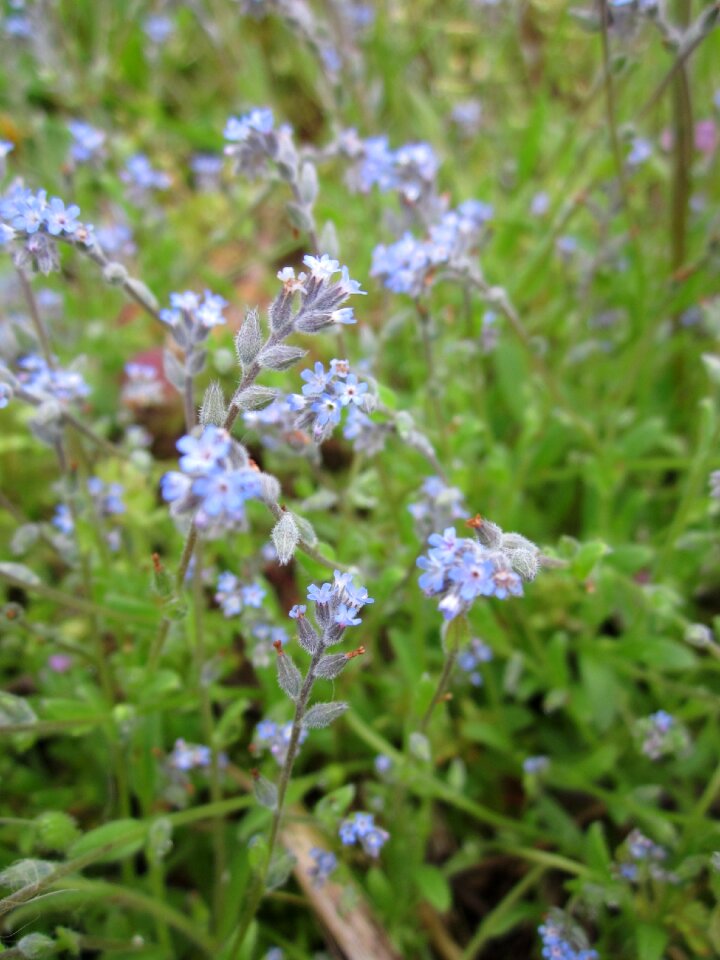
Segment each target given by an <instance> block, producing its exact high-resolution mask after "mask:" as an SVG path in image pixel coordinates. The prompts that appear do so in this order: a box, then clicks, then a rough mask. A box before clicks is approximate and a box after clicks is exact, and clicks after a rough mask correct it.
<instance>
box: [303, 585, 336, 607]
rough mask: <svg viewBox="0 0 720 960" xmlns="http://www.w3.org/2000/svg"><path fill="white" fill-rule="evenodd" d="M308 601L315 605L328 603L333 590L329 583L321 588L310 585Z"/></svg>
mask: <svg viewBox="0 0 720 960" xmlns="http://www.w3.org/2000/svg"><path fill="white" fill-rule="evenodd" d="M307 597H308V600H312V601H314V602H315V603H330V601H331V600H332V598H333V588H332V584H330V583H323V585H322V586H321V587H318V586H316V585H315V584H314V583H311V584H310V586H309V587H308V592H307Z"/></svg>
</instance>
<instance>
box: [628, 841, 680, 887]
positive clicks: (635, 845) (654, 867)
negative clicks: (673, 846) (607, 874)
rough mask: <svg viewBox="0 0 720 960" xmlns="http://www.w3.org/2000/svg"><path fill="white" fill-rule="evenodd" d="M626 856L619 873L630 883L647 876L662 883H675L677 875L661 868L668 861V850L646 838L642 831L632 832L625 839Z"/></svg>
mask: <svg viewBox="0 0 720 960" xmlns="http://www.w3.org/2000/svg"><path fill="white" fill-rule="evenodd" d="M625 850H626V852H625V856H624V857H623V858H622V859H621V860H620V862H619V863H618V867H617V872H618V873H619V875H620V876H621V877H622V878H623V879H624V880H629V881H630V883H635V882H637V881H638V880H639V879H640V878H641V876H642V875H647V876H649V877H651V878H652V879H653V880H657V881H660V882H668V881H671V882H672V881H674V880H675V875H674V874H672V873H670V872H668V871H667V870H665V868H664V867H662V866H660V865H661V864H662V863H664V862H665V860H667V855H668V854H667V850H666V849H665V848H664V847H661V846H660V844H658V843H655V842H654V841H653V840H651V839H650V838H649V837H646V836H645V834H644V833H641V831H640V830H632V831H631V832H630V833H629V834H628V835H627V837H626V839H625Z"/></svg>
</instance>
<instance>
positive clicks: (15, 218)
mask: <svg viewBox="0 0 720 960" xmlns="http://www.w3.org/2000/svg"><path fill="white" fill-rule="evenodd" d="M79 214H80V207H78V206H75V205H74V204H73V205H71V206H69V207H66V206H65V203H64V201H63V200H61V199H60V198H59V197H52V198H51V199H50V200H48V198H47V192H46V191H45V190H38V191H37V192H36V193H33V191H32V190H30V189H28V188H27V187H24V186H23V185H22V183H20V182H19V181H16V182H15V183H13V184H12V185H11V186H10V188H9V189H8V190H7V191H6V193H5V194H4V195H3V197H2V198H0V244H5V243H8V242H10V241H15V243H14V251H13V257H14V263H15V266H17V267H19V268H24V267H26V266H31V267H32V268H33V269H37V270H39V271H40V273H43V274H45V275H47V274H48V273H51V272H52V271H53V270H56V269H58V268H59V258H58V252H57V245H56V243H55V238H59V239H66V240H71V241H72V242H74V243H82V244H83V245H85V246H92V244H93V243H94V233H93V228H92V226H91V225H90V224H84V223H81V222H80V221H79V220H78V216H79Z"/></svg>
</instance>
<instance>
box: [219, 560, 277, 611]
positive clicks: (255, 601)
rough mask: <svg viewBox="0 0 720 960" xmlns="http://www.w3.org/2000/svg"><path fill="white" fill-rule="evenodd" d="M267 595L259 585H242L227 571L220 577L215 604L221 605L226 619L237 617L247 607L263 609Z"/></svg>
mask: <svg viewBox="0 0 720 960" xmlns="http://www.w3.org/2000/svg"><path fill="white" fill-rule="evenodd" d="M265 594H266V591H265V589H264V588H263V587H262V586H261V585H260V584H259V583H241V582H240V580H239V579H238V578H237V577H236V576H235V575H234V574H232V573H230V572H229V571H227V570H226V571H225V572H224V573H221V574H220V576H219V577H218V582H217V591H216V593H215V602H216V603H219V604H220V608H221V609H222V612H223V614H224V615H225V616H226V617H235V616H237V615H238V614H239V613H241V612H242V611H243V610H244V609H245V607H254V608H255V609H258V608H259V607H261V606H262V602H263V599H264V598H265Z"/></svg>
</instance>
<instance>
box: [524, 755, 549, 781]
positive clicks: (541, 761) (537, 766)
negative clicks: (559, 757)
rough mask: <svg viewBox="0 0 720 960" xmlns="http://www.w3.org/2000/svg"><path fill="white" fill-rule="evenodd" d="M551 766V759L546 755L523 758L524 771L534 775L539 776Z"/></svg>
mask: <svg viewBox="0 0 720 960" xmlns="http://www.w3.org/2000/svg"><path fill="white" fill-rule="evenodd" d="M549 766H550V760H549V759H548V758H547V757H544V756H537V757H526V758H525V759H524V760H523V771H524V772H525V773H527V774H530V775H532V776H538V775H539V774H541V773H545V771H546V770H547V769H548V768H549Z"/></svg>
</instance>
